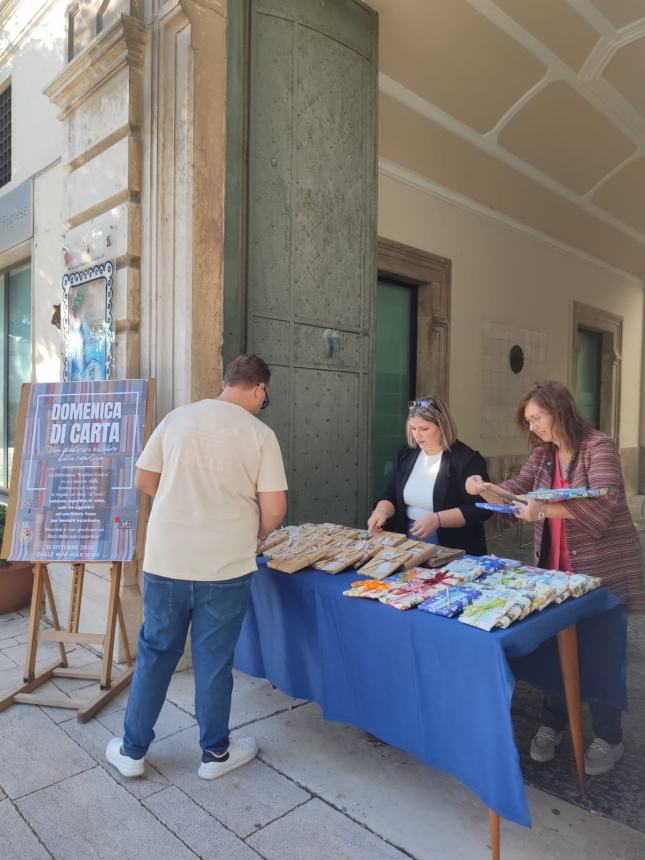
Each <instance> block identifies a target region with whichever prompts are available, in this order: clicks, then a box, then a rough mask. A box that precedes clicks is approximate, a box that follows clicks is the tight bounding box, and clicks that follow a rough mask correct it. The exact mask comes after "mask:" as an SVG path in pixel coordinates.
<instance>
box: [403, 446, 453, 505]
mask: <svg viewBox="0 0 645 860" xmlns="http://www.w3.org/2000/svg"><path fill="white" fill-rule="evenodd" d="M442 456H443V451H439V453H438V454H426V453H425V452H424V451H419V456H418V457H417V459H416V462H415V464H414V466H413V468H412V471H411V472H410V477H409V478H408V480H407V482H406V485H405V487H404V488H403V501H404V502H405V504H406V505H407V514H408V519H409V520H419V519H421V517H425V516H426V515H427V514H431V513H432V512H433V510H434V503H433V494H434V485H435V481H436V480H437V475H438V473H439V467H440V466H441V458H442Z"/></svg>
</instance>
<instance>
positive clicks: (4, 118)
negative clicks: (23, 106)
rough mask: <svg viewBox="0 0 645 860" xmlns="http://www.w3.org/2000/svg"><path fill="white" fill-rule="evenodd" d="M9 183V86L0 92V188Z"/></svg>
mask: <svg viewBox="0 0 645 860" xmlns="http://www.w3.org/2000/svg"><path fill="white" fill-rule="evenodd" d="M7 182H11V84H9V86H6V87H5V88H4V89H3V90H2V92H0V187H1V186H3V185H6V184H7Z"/></svg>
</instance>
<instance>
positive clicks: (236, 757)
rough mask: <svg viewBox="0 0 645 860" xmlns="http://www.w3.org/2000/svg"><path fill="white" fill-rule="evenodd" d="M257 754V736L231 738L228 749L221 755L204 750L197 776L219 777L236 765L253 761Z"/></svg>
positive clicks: (206, 777) (233, 768)
mask: <svg viewBox="0 0 645 860" xmlns="http://www.w3.org/2000/svg"><path fill="white" fill-rule="evenodd" d="M257 754H258V745H257V743H256V741H255V738H235V739H232V738H231V741H230V743H229V745H228V749H227V750H226V752H225V753H222V754H221V755H217V754H216V753H213V752H210V751H209V750H204V752H203V754H202V763H201V764H200V766H199V770H198V771H197V776H200V777H201V778H202V779H217V778H218V777H220V776H224V774H225V773H228V772H229V770H235V768H236V767H241V766H242V765H243V764H246V763H247V761H251V759H253V758H255V757H256V755H257Z"/></svg>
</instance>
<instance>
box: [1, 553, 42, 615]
mask: <svg viewBox="0 0 645 860" xmlns="http://www.w3.org/2000/svg"><path fill="white" fill-rule="evenodd" d="M33 582H34V573H33V568H32V565H31V564H30V563H29V562H27V561H10V562H9V564H8V565H7V566H6V567H0V615H2V614H3V613H5V612H15V611H16V609H22V607H23V606H26V605H27V604H28V603H29V599H30V598H31V588H32V585H33Z"/></svg>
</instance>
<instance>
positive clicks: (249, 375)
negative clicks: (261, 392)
mask: <svg viewBox="0 0 645 860" xmlns="http://www.w3.org/2000/svg"><path fill="white" fill-rule="evenodd" d="M270 379H271V371H270V370H269V365H268V364H267V363H266V361H264V359H263V358H260V356H259V355H248V354H247V353H244V352H243V353H240V355H236V356H235V358H234V359H232V360H231V361H230V362H229V364H228V365H227V367H226V370H225V371H224V385H239V386H240V387H241V388H252V387H253V386H254V385H260V383H261V382H264V384H265V385H268V384H269V380H270Z"/></svg>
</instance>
